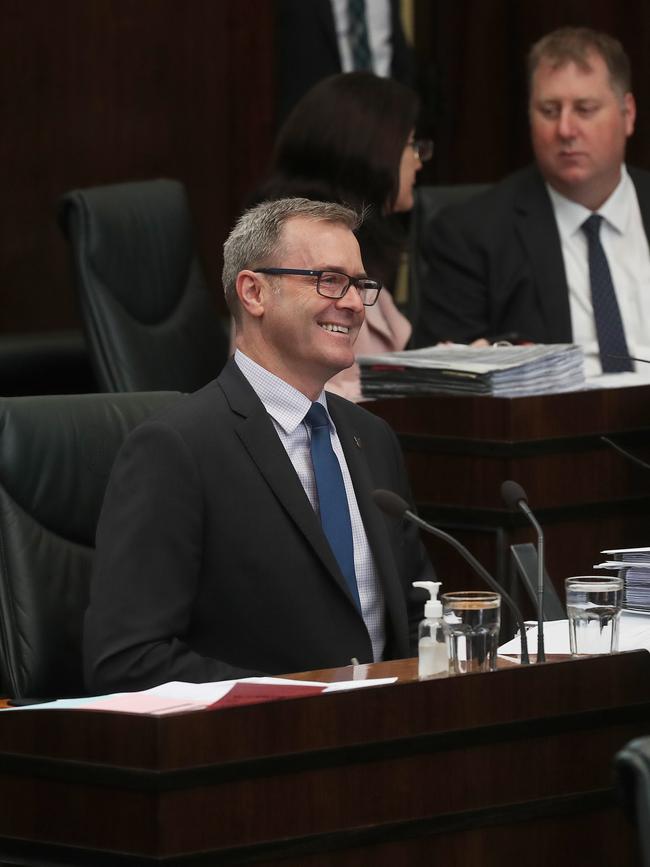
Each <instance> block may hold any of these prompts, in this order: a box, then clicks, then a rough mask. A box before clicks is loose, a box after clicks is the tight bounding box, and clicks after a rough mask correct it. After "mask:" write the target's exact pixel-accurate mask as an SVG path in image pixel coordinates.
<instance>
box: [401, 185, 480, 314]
mask: <svg viewBox="0 0 650 867" xmlns="http://www.w3.org/2000/svg"><path fill="white" fill-rule="evenodd" d="M491 186H492V185H491V184H451V185H449V186H423V187H416V189H415V202H414V205H413V211H412V213H411V238H410V262H411V267H410V271H409V301H408V306H407V309H406V310H405V313H406V315H407V316H408V318H409V320H410V321H411V322H413V323H417V321H418V319H419V313H420V294H421V292H422V291H423V287H426V286H427V284H428V283H429V282H430V280H429V275H428V268H427V263H426V261H425V259H424V258H423V257H422V255H421V253H420V251H421V249H422V243H423V240H422V239H423V238H424V239H426V234H427V232H428V231H429V225H430V223H431V220H432V219H433V218H434V217H436V216H437V215H438V214H439V213H440V211H442V210H443V209H444V208H446V207H448V206H449V205H456V204H459V203H460V202H465V201H467V199H471V198H473V197H474V196H477V195H478V194H479V193H483V192H485V190H488V189H489V188H490V187H491Z"/></svg>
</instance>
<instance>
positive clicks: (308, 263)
mask: <svg viewBox="0 0 650 867" xmlns="http://www.w3.org/2000/svg"><path fill="white" fill-rule="evenodd" d="M356 225H357V216H356V214H354V213H353V212H352V211H349V210H348V209H347V208H344V207H342V206H340V205H334V204H324V203H322V202H312V201H307V200H305V199H284V200H280V201H276V202H264V203H262V204H260V205H258V206H257V207H255V208H253V209H251V210H250V211H247V212H246V213H244V214H243V216H242V217H241V218H240V220H239V221H238V223H237V225H236V226H235V228H234V229H233V231H232V233H231V235H230V237H229V238H228V240H227V241H226V244H225V246H224V288H225V292H226V297H227V301H228V305H229V307H230V309H231V310H232V312H233V315H234V317H235V320H236V323H237V326H236V327H237V339H236V345H237V348H236V352H235V355H234V358H233V359H231V360H230V361H229V362H228V364H227V365H226V366H225V368H224V370H223V371H222V372H221V374H220V375H219V377H218V378H217V379H215V380H214V381H212V382H211V383H209V384H208V385H207V386H206V387H205V388H203V389H201V390H200V391H198V392H196V393H195V394H193V395H190V396H189V397H186V398H184V399H181V400H180V401H179V402H178V403H176V404H175V405H173V406H172V408H171V409H168V410H166V411H165V412H164V413H163V414H161V415H159V416H157V417H156V418H154V419H152V420H150V421H148V422H146V423H145V424H143V425H141V426H140V427H139V428H137V429H136V430H135V431H134V433H133V434H132V435H131V436H130V437H129V438H128V440H127V442H126V443H125V445H124V447H123V449H122V451H121V452H120V455H119V456H118V458H117V461H116V464H115V467H114V469H113V473H112V476H111V480H110V482H109V485H108V489H107V493H106V498H105V502H104V507H103V510H102V515H101V518H100V522H99V527H98V532H97V554H96V568H95V572H94V576H93V582H92V588H91V597H90V605H89V608H88V612H87V615H86V621H85V635H84V652H85V660H84V662H85V671H86V680H87V686H88V689H89V690H91V691H93V692H98V691H101V692H107V691H116V690H130V689H143V688H146V687H150V686H153V685H155V684H159V683H163V682H166V681H171V680H182V681H194V682H203V681H214V680H221V679H226V678H236V677H243V676H247V675H251V674H255V673H266V674H279V673H282V672H290V671H298V670H312V669H319V668H326V667H332V666H340V665H348V664H350V661H351V660H352V659H357V660H359V661H360V662H372V661H373V660H380V659H390V658H399V657H404V656H409V655H411V654H413V652H414V647H415V631H416V624H417V620H418V617H419V616H421V606H420V605H419V604H417V603H416V602H415V600H414V599H413V598H412V590H411V582H412V581H413V580H415V579H417V578H422V577H428V576H429V574H430V566H429V564H428V561H427V558H426V555H425V554H424V552H423V549H422V546H421V543H420V541H419V539H418V538H417V533H415V532H414V531H412V530H410V529H408V528H406V527H404V526H403V524H402V522H401V521H398V520H395V519H390V518H385V517H384V516H382V515H381V514H380V513H379V511H378V509H377V507H376V506H375V505H374V503H373V500H372V498H371V492H372V491H373V489H376V488H386V489H389V490H393V491H395V492H396V493H398V494H399V495H400V496H402V497H404V498H405V499H406V500H410V493H409V489H408V483H407V481H406V478H405V473H404V468H403V463H402V458H401V454H400V450H399V446H398V444H397V440H396V438H395V435H394V434H393V433H392V431H391V430H390V428H389V427H388V426H387V425H386V424H385V423H384V422H383V421H382V420H380V419H378V418H377V417H375V416H373V415H371V414H370V413H368V412H367V411H365V410H364V409H362V408H360V407H358V406H356V405H354V404H352V403H349V402H348V401H346V400H343V399H342V398H340V397H337V396H335V395H328V394H326V393H325V392H324V391H323V386H324V384H325V382H327V380H328V379H329V378H330V377H331V376H332V375H333V374H334V373H336V372H338V371H339V370H341V369H343V368H345V367H348V366H349V365H351V364H352V363H353V361H354V352H353V344H354V340H355V338H356V335H357V332H358V330H359V327H360V326H361V324H362V322H363V317H364V306H367V305H370V304H373V303H374V302H375V301H376V299H377V296H378V294H379V290H380V288H381V287H380V286H379V285H378V284H377V283H376V282H375V281H374V280H372V279H371V278H369V277H368V276H366V274H365V272H364V269H363V264H362V261H361V256H360V252H359V245H358V243H357V240H356V238H355V236H354V233H353V229H354V228H355V227H356Z"/></svg>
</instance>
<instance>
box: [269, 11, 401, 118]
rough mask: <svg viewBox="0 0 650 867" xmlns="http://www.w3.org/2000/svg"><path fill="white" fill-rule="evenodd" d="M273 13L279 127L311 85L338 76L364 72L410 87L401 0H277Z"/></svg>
mask: <svg viewBox="0 0 650 867" xmlns="http://www.w3.org/2000/svg"><path fill="white" fill-rule="evenodd" d="M275 10H276V12H275V57H276V69H275V73H276V88H277V92H276V117H277V119H278V121H279V122H282V121H283V120H284V119H285V118H286V116H287V114H288V113H289V111H290V110H291V109H292V108H293V106H294V105H295V104H296V102H297V101H298V100H299V99H300V97H302V96H303V95H304V94H305V93H306V92H307V91H308V90H309V89H310V88H311V87H312V86H313V85H314V84H316V83H317V82H318V81H320V80H321V79H322V78H327V77H328V76H330V75H334V74H336V73H337V72H353V71H354V70H366V71H368V72H374V73H375V74H376V75H381V76H384V77H391V78H394V79H396V80H397V81H401V82H402V83H403V84H407V85H411V86H412V85H413V84H414V68H415V64H414V56H413V49H412V48H411V46H410V45H409V44H408V42H407V40H406V38H405V36H404V29H403V26H402V20H401V16H400V3H399V0H309V2H305V0H277V2H276V5H275Z"/></svg>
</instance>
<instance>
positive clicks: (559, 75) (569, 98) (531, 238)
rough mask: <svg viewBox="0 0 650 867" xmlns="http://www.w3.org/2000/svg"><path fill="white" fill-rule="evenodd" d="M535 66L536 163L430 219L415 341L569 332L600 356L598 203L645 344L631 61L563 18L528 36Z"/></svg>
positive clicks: (626, 309) (635, 333) (642, 201)
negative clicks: (563, 24) (592, 231)
mask: <svg viewBox="0 0 650 867" xmlns="http://www.w3.org/2000/svg"><path fill="white" fill-rule="evenodd" d="M529 75H530V104H529V112H530V124H531V137H532V144H533V150H534V153H535V158H536V165H535V166H531V167H529V168H526V169H524V170H522V171H520V172H517V173H516V174H514V175H512V176H511V177H509V178H507V179H506V180H504V181H502V182H501V183H500V184H497V185H496V186H495V187H493V188H492V189H490V190H488V191H487V192H485V193H483V194H481V195H480V196H478V197H476V198H474V199H472V200H470V201H469V202H466V203H463V204H462V205H459V206H456V207H453V208H449V209H448V210H447V211H445V212H443V213H442V214H441V215H440V216H439V217H438V218H435V219H433V221H432V223H431V226H430V231H429V232H428V233H426V236H425V237H424V238H423V242H422V248H421V255H422V256H423V257H425V259H426V265H427V270H428V275H427V280H426V291H425V293H424V296H423V297H422V299H421V315H420V321H419V323H418V325H417V329H416V342H417V343H418V345H421V346H422V345H428V344H432V343H436V342H438V341H441V340H452V341H457V342H462V343H470V342H472V341H475V340H479V339H481V338H484V339H487V340H488V341H492V340H494V339H495V338H499V337H502V336H506V337H509V338H510V339H514V340H520V341H533V342H540V343H557V342H571V341H574V342H577V343H580V344H581V345H583V346H584V347H585V349H586V351H592V352H593V355H594V359H595V358H596V357H597V354H598V338H597V334H596V324H595V321H594V307H593V299H592V294H591V289H592V287H591V284H590V266H589V259H588V256H589V252H588V241H587V238H586V236H585V235H586V233H585V227H584V222H585V221H586V220H587V219H588V218H589V217H590V216H591V215H592V214H594V213H596V214H598V215H600V217H599V219H602V225H601V228H600V238H601V241H602V245H603V247H604V250H605V254H606V256H607V259H608V261H609V268H610V270H611V276H612V278H613V285H614V287H615V294H616V297H617V299H618V305H619V308H620V314H621V316H622V322H623V325H624V330H625V333H626V334H627V340H628V344H627V345H628V347H629V349H630V351H631V352H632V353H633V350H634V348H639V347H641V346H644V345H646V344H647V343H650V331H649V326H648V325H647V324H646V323H647V321H648V317H647V316H646V315H645V312H646V306H647V301H646V296H647V295H648V293H647V291H646V289H647V286H646V278H647V276H648V274H650V256H649V254H648V243H647V237H650V174H649V173H647V172H643V171H639V170H634V169H629V171H628V170H627V169H626V168H625V165H624V156H625V145H626V142H627V138H628V137H629V136H630V135H631V134H632V132H633V130H634V121H635V112H636V109H635V103H634V98H633V96H632V94H631V92H630V70H629V61H628V59H627V56H626V55H625V52H624V51H623V48H622V46H621V45H620V43H619V42H618V41H617V40H615V39H613V38H612V37H610V36H607V35H606V34H601V33H596V32H594V31H591V30H588V29H586V28H563V29H562V30H559V31H555V32H554V33H551V34H549V35H548V36H546V37H544V38H543V39H542V40H540V41H539V42H538V43H537V44H536V45H535V46H533V48H532V50H531V53H530V56H529ZM594 372H596V371H594Z"/></svg>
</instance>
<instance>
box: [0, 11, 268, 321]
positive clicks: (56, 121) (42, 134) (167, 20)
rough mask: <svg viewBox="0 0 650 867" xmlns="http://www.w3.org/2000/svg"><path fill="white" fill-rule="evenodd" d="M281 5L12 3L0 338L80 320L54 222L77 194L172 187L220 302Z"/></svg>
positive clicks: (2, 147) (4, 56) (257, 147)
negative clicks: (168, 182) (119, 186)
mask: <svg viewBox="0 0 650 867" xmlns="http://www.w3.org/2000/svg"><path fill="white" fill-rule="evenodd" d="M272 14H273V5H272V0H255V2H247V3H242V2H240V0H219V2H216V0H191V2H178V0H59V2H56V3H54V2H52V0H3V3H2V27H1V28H0V117H1V120H2V128H3V134H2V136H1V137H0V166H2V175H3V193H4V201H3V208H2V212H1V216H0V267H1V281H2V284H1V285H2V305H1V307H0V310H1V313H0V317H1V318H0V330H1V331H3V332H7V331H21V330H25V331H36V330H39V329H40V330H49V329H54V328H61V327H68V326H71V325H75V324H76V323H77V321H78V320H77V312H76V304H75V299H74V292H73V290H72V286H71V278H70V272H69V268H68V261H67V249H66V245H65V242H64V241H63V240H62V238H61V236H60V233H59V230H58V228H57V226H56V224H55V208H56V202H57V199H58V198H59V196H60V195H61V194H62V193H64V192H65V191H66V190H68V189H71V188H74V187H83V186H92V185H95V184H104V183H111V182H116V181H124V180H129V179H143V178H153V177H159V176H167V177H175V178H178V179H179V180H181V181H183V182H184V183H185V184H186V185H187V187H188V189H189V194H190V199H191V205H192V210H193V214H194V218H195V221H196V225H197V235H198V241H199V247H200V249H201V252H202V255H203V258H204V261H205V264H206V270H207V274H208V279H209V281H210V283H211V285H212V286H214V288H215V291H216V292H217V295H218V297H220V295H221V280H220V267H221V245H222V243H223V240H224V238H225V235H226V234H227V231H228V228H229V226H230V225H231V223H232V221H233V220H234V218H235V217H236V215H237V212H238V210H239V208H240V206H241V203H242V202H243V200H244V198H245V196H246V195H247V193H248V191H249V188H250V187H251V185H253V184H254V183H255V182H256V181H257V179H258V178H259V172H260V171H261V170H262V169H263V166H264V162H265V157H266V154H267V153H268V151H269V148H270V144H271V140H272V114H273V106H272V93H273V82H272V80H271V76H270V70H271V68H272V44H271V42H272V40H271V36H270V34H271V33H272Z"/></svg>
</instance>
